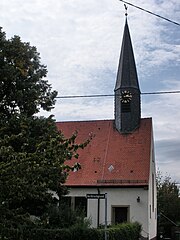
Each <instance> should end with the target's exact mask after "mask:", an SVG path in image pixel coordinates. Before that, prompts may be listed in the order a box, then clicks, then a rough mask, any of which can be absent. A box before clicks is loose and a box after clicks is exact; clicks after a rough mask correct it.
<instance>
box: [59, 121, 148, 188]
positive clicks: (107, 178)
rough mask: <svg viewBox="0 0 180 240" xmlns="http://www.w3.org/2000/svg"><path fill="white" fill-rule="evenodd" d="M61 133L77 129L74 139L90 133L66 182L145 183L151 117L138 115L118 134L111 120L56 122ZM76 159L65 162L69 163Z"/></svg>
mask: <svg viewBox="0 0 180 240" xmlns="http://www.w3.org/2000/svg"><path fill="white" fill-rule="evenodd" d="M56 124H57V127H58V129H59V130H62V132H63V133H64V135H65V137H70V136H71V135H72V134H73V133H74V131H75V130H77V131H78V137H77V143H82V142H84V141H85V140H87V139H88V138H89V135H91V134H93V135H94V137H93V139H92V140H91V142H90V143H89V144H88V146H87V147H86V148H85V149H83V150H79V154H80V156H79V159H78V162H79V163H80V164H81V167H82V169H81V170H79V171H77V172H71V173H70V175H69V177H68V179H67V182H66V185H67V186H71V187H73V186H74V187H77V186H144V185H148V179H149V170H150V149H151V132H152V120H151V118H145V119H141V122H140V127H139V128H138V129H137V130H136V131H134V132H133V133H131V134H121V133H119V132H118V131H117V130H116V129H115V127H114V120H97V121H77V122H76V121H72V122H57V123H56ZM75 162H77V159H76V160H75V159H74V160H72V161H71V162H68V164H72V165H73V163H75Z"/></svg>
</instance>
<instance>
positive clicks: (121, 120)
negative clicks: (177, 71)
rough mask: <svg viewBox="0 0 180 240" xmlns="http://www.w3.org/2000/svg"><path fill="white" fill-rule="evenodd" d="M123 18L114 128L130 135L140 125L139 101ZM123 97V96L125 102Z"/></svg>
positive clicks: (127, 28)
mask: <svg viewBox="0 0 180 240" xmlns="http://www.w3.org/2000/svg"><path fill="white" fill-rule="evenodd" d="M126 10H127V9H126ZM125 16H126V22H125V26H124V35H123V40H122V47H121V54H120V59H119V67H118V72H117V79H116V86H115V90H114V91H115V127H116V129H117V130H118V131H119V132H121V133H131V132H133V131H134V130H135V129H137V128H138V127H139V125H140V119H141V99H140V89H139V83H138V77H137V71H136V64H135V60H134V53H133V48H132V43H131V37H130V33H129V27H128V23H127V14H125ZM123 96H125V101H124V100H123V99H124V98H123ZM127 98H128V99H129V100H127Z"/></svg>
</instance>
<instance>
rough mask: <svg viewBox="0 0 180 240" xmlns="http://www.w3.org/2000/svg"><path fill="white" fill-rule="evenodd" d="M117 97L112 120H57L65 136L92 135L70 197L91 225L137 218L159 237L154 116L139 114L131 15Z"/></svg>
mask: <svg viewBox="0 0 180 240" xmlns="http://www.w3.org/2000/svg"><path fill="white" fill-rule="evenodd" d="M114 95H115V101H114V109H115V114H114V116H115V117H114V119H112V120H94V121H69V122H57V127H58V129H59V130H61V131H62V132H63V133H64V135H65V136H66V137H70V136H72V134H73V133H74V132H75V131H77V132H78V137H77V142H78V143H82V142H85V141H86V140H87V139H88V137H89V135H92V136H93V138H92V140H91V141H90V143H89V144H88V145H87V147H86V148H85V149H83V150H79V159H78V162H79V163H80V164H81V169H80V170H79V171H74V172H71V173H70V175H69V177H68V179H67V182H66V185H67V186H68V187H69V189H70V192H69V194H68V196H67V197H68V199H69V201H70V203H71V206H72V207H73V208H75V207H78V206H81V207H83V208H84V210H85V212H86V214H87V218H90V219H91V221H92V227H98V226H99V225H104V224H105V219H106V218H107V224H108V225H111V224H117V223H122V222H139V223H140V224H141V225H142V232H141V235H142V239H148V240H150V239H151V240H152V239H156V235H157V202H156V201H157V199H156V179H155V176H156V171H155V156H154V140H153V128H152V119H151V118H141V100H140V97H141V92H140V88H139V82H138V77H137V71H136V64H135V59H134V53H133V47H132V42H131V37H130V33H129V27H128V22H127V19H126V22H125V26H124V34H123V40H122V46H121V53H120V59H119V67H118V72H117V79H116V84H115V89H114ZM73 161H74V162H76V161H77V159H76V160H75V159H74V160H72V164H73ZM98 196H100V197H98ZM104 196H105V198H106V200H107V201H105V199H104ZM105 204H107V212H106V211H105ZM105 215H106V216H105Z"/></svg>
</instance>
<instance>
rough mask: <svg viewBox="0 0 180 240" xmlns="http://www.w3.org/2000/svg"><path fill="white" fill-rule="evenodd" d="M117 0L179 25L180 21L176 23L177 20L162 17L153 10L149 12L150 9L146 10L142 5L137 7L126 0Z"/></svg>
mask: <svg viewBox="0 0 180 240" xmlns="http://www.w3.org/2000/svg"><path fill="white" fill-rule="evenodd" d="M119 1H121V2H123V3H126V4H128V5H130V6H132V7H135V8H138V9H140V10H142V11H144V12H147V13H149V14H152V15H154V16H156V17H159V18H162V19H164V20H166V21H168V22H170V23H173V24H176V25H178V26H180V23H178V22H175V21H172V20H170V19H168V18H165V17H162V16H160V15H159V14H156V13H153V12H151V11H149V10H146V9H144V8H142V7H138V6H137V5H134V4H132V3H130V2H126V1H124V0H119Z"/></svg>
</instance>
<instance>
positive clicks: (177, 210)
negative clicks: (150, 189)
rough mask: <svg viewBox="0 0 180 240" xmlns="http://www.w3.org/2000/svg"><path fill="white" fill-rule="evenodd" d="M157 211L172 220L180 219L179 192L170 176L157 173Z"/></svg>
mask: <svg viewBox="0 0 180 240" xmlns="http://www.w3.org/2000/svg"><path fill="white" fill-rule="evenodd" d="M157 204H158V213H159V214H160V213H162V214H164V215H165V216H167V217H168V218H169V219H171V220H172V221H174V222H178V221H180V192H179V188H178V186H177V184H176V182H175V181H172V179H171V177H170V176H163V175H162V173H161V172H160V171H159V172H158V173H157Z"/></svg>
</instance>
